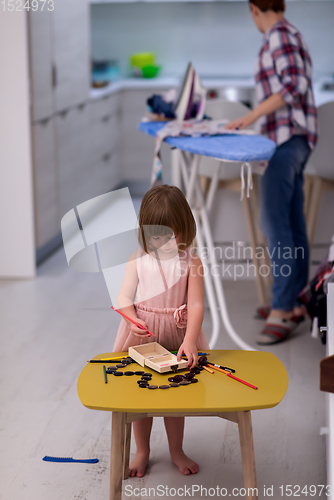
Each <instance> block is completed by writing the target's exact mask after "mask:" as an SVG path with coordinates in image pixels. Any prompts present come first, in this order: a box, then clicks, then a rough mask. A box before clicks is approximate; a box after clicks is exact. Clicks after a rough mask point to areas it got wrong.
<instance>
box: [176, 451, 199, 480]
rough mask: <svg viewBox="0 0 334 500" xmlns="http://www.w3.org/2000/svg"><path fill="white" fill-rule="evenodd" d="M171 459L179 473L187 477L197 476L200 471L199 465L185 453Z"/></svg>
mask: <svg viewBox="0 0 334 500" xmlns="http://www.w3.org/2000/svg"><path fill="white" fill-rule="evenodd" d="M171 459H172V462H173V463H174V464H175V465H176V466H177V467H178V469H179V471H180V472H182V474H184V475H185V476H188V475H189V474H196V473H197V472H198V471H199V465H198V464H197V463H196V462H194V461H193V460H191V458H189V457H187V455H186V454H185V453H184V452H183V451H180V452H177V453H173V454H171Z"/></svg>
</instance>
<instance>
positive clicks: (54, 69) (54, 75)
mask: <svg viewBox="0 0 334 500" xmlns="http://www.w3.org/2000/svg"><path fill="white" fill-rule="evenodd" d="M51 78H52V87H53V88H56V87H57V67H56V65H55V64H52V76H51Z"/></svg>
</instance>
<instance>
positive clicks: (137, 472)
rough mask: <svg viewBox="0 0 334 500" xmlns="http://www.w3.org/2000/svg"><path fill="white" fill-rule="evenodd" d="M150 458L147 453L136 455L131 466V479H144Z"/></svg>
mask: <svg viewBox="0 0 334 500" xmlns="http://www.w3.org/2000/svg"><path fill="white" fill-rule="evenodd" d="M148 457H149V455H148V454H147V453H136V456H135V458H134V459H133V460H132V462H131V463H130V465H129V477H135V476H137V477H143V476H144V475H145V471H146V467H147V465H148Z"/></svg>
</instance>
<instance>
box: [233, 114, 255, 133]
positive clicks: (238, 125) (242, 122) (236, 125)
mask: <svg viewBox="0 0 334 500" xmlns="http://www.w3.org/2000/svg"><path fill="white" fill-rule="evenodd" d="M256 120H257V117H256V116H255V115H254V113H253V111H251V112H250V113H248V114H247V115H245V116H242V117H241V118H238V119H237V120H234V121H233V122H230V123H228V124H227V125H226V126H225V128H226V129H228V130H235V129H238V130H242V129H244V128H246V127H248V126H249V125H252V124H253V123H254V122H255V121H256Z"/></svg>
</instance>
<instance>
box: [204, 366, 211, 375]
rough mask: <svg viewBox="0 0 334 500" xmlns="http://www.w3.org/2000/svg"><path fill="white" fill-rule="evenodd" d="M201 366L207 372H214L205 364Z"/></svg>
mask: <svg viewBox="0 0 334 500" xmlns="http://www.w3.org/2000/svg"><path fill="white" fill-rule="evenodd" d="M203 368H204V370H206V371H207V372H209V373H214V371H213V370H210V368H208V367H207V366H203Z"/></svg>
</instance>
